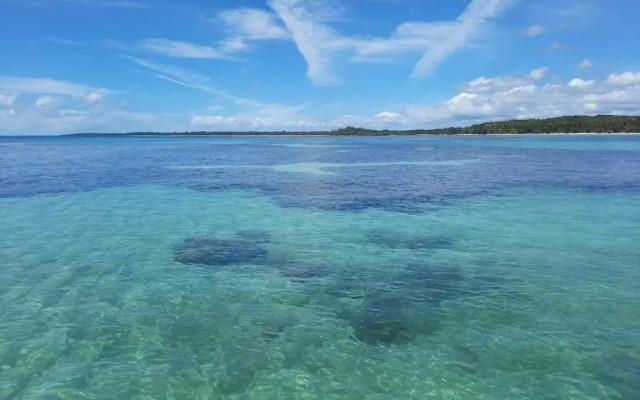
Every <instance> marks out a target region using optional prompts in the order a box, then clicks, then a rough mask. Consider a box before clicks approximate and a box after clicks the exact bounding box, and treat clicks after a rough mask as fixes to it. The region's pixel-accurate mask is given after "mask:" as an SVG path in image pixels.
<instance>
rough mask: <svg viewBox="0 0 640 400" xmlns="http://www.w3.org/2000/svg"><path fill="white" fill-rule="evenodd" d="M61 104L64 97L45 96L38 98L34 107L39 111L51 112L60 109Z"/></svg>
mask: <svg viewBox="0 0 640 400" xmlns="http://www.w3.org/2000/svg"><path fill="white" fill-rule="evenodd" d="M63 103H64V97H60V96H50V95H47V96H41V97H38V99H37V100H36V102H35V106H36V108H38V109H40V110H53V109H56V108H58V107H60V106H61V105H62V104H63Z"/></svg>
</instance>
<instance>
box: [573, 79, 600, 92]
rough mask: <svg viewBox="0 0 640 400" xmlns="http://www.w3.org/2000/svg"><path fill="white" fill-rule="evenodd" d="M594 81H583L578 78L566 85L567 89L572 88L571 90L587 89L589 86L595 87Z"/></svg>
mask: <svg viewBox="0 0 640 400" xmlns="http://www.w3.org/2000/svg"><path fill="white" fill-rule="evenodd" d="M595 83H596V81H585V80H583V79H580V78H575V79H572V80H571V81H569V83H568V84H567V86H569V87H573V88H580V89H583V88H587V87H589V86H593V85H595Z"/></svg>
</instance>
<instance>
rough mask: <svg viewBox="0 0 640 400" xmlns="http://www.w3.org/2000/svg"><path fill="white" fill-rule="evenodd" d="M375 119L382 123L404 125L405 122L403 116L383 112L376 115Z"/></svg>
mask: <svg viewBox="0 0 640 400" xmlns="http://www.w3.org/2000/svg"><path fill="white" fill-rule="evenodd" d="M375 118H376V119H377V120H379V121H381V122H383V123H398V124H405V123H406V122H407V121H406V119H405V117H404V115H402V114H399V113H395V112H389V111H383V112H381V113H379V114H376V115H375Z"/></svg>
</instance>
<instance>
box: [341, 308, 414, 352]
mask: <svg viewBox="0 0 640 400" xmlns="http://www.w3.org/2000/svg"><path fill="white" fill-rule="evenodd" d="M403 307H404V304H403V301H402V299H400V298H395V297H390V296H380V297H376V298H372V299H370V300H369V301H367V302H365V307H364V308H363V309H362V310H360V311H358V312H356V313H355V314H353V315H351V317H350V323H351V326H352V327H353V329H354V333H355V336H356V338H357V339H358V340H360V341H361V342H364V343H367V344H371V345H390V344H406V343H409V342H411V341H412V340H413V339H414V338H415V336H416V335H415V333H414V332H413V331H412V330H411V329H410V327H409V325H408V321H407V319H406V316H405V313H404V309H403Z"/></svg>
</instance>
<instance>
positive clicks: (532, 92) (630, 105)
mask: <svg viewBox="0 0 640 400" xmlns="http://www.w3.org/2000/svg"><path fill="white" fill-rule="evenodd" d="M511 79H513V77H497V78H482V81H483V82H486V81H488V82H492V83H493V82H508V81H510V80H511ZM476 81H478V80H476ZM485 85H487V89H486V90H484V91H476V92H469V91H463V92H462V93H460V94H458V95H456V96H454V97H453V98H451V99H449V100H447V101H444V102H442V103H437V104H433V105H415V106H411V107H409V108H408V109H407V112H406V114H407V116H408V117H409V118H411V120H410V124H415V123H416V121H423V122H431V123H438V124H442V125H448V124H455V123H461V122H464V123H472V122H479V121H485V120H494V119H511V118H546V117H554V116H561V115H574V114H584V113H588V114H599V113H602V114H611V113H614V114H624V113H632V114H633V113H638V112H640V106H638V104H639V103H640V72H626V73H623V74H613V75H611V76H610V77H609V79H607V80H606V81H600V82H598V81H586V80H582V79H579V78H576V79H573V80H571V81H570V82H569V84H567V85H558V84H546V85H536V84H534V83H529V84H526V85H522V86H518V87H511V88H509V87H508V85H500V84H493V85H489V84H488V83H485ZM489 88H490V89H489ZM463 89H465V90H466V89H469V85H468V84H467V85H466V86H464V85H463ZM577 89H579V90H577Z"/></svg>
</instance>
